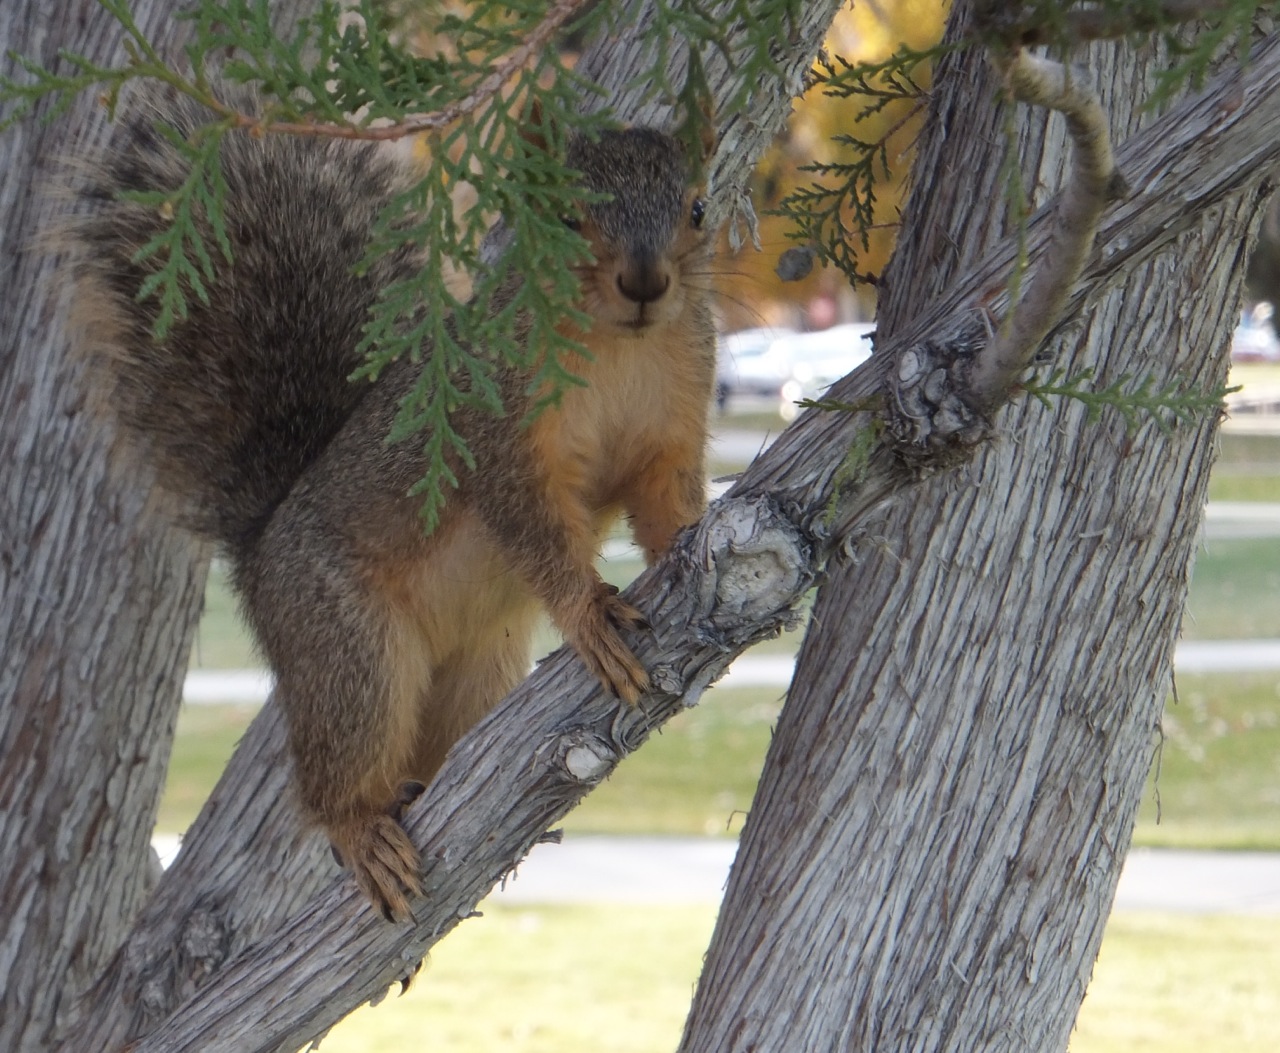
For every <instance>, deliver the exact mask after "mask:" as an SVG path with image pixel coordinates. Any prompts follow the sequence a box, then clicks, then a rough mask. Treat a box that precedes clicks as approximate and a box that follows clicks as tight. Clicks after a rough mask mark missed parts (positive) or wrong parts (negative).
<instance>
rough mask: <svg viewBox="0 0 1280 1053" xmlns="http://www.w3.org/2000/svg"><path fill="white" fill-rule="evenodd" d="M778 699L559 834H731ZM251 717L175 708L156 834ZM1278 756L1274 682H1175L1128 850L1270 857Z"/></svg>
mask: <svg viewBox="0 0 1280 1053" xmlns="http://www.w3.org/2000/svg"><path fill="white" fill-rule="evenodd" d="M781 697H782V692H781V691H780V690H779V689H776V688H750V689H747V688H716V689H713V690H711V691H709V692H708V693H707V695H706V697H705V698H704V699H703V701H702V703H701V704H700V705H699V706H697V707H696V708H695V709H692V710H689V711H688V712H686V713H681V714H679V715H678V716H677V717H676V718H675V719H673V720H672V721H671V722H670V723H669V724H667V725H666V726H665V727H664V728H663V730H662V731H661V733H659V734H658V735H656V736H655V737H654V738H653V740H652V741H650V742H649V743H647V744H646V745H645V747H644V748H643V749H641V750H639V751H638V752H637V753H635V754H634V755H633V756H631V757H629V758H627V760H626V761H624V762H623V764H622V765H621V766H619V768H618V770H617V771H616V772H615V773H614V774H613V776H612V777H611V778H610V779H609V780H608V781H607V782H606V783H605V784H604V785H603V786H601V787H600V788H599V789H598V790H596V791H595V792H594V793H592V794H590V795H589V796H588V797H587V798H586V800H585V801H583V803H582V804H581V805H580V806H579V807H578V808H577V809H575V810H574V811H573V812H572V813H570V814H569V816H568V817H567V818H566V819H565V822H564V824H563V825H564V827H565V829H566V830H569V831H571V832H576V833H591V834H607V833H614V834H678V835H689V834H695V835H700V834H701V835H709V836H736V835H737V833H738V832H739V831H740V830H741V827H742V821H743V819H744V817H745V815H746V812H747V810H748V809H749V808H750V806H751V797H752V794H753V793H754V792H755V784H756V779H757V778H758V776H759V773H760V768H761V766H762V764H763V763H764V755H765V751H766V750H767V749H768V745H769V737H770V735H771V734H772V730H773V725H774V723H775V721H776V720H777V716H778V712H779V710H780V707H781ZM252 715H253V709H252V708H251V707H244V706H208V705H204V706H187V707H185V708H184V709H183V712H182V716H181V718H180V720H179V722H178V737H177V741H176V743H175V746H174V752H173V761H172V764H171V765H170V774H169V783H168V786H167V788H166V791H165V795H164V798H163V800H162V801H161V805H160V818H159V823H158V826H159V829H160V830H162V831H166V832H178V831H181V830H183V829H185V828H186V826H187V825H189V823H190V822H191V820H192V819H193V818H194V817H195V814H196V812H197V811H198V810H199V807H200V804H201V802H202V801H203V800H204V798H205V796H207V794H208V793H209V790H210V789H211V788H212V787H213V784H214V782H215V781H216V779H217V777H218V774H219V773H220V772H221V770H222V767H223V765H224V764H225V763H226V758H227V757H229V756H230V754H231V750H232V749H233V748H234V746H235V743H236V741H237V740H238V739H239V737H240V736H241V734H243V731H244V728H245V727H246V726H247V725H248V722H249V720H250V718H251V717H252ZM1154 748H1155V745H1154V743H1153V750H1154ZM1277 757H1280V674H1261V673H1256V674H1250V675H1247V676H1246V675H1222V674H1215V675H1205V676H1182V677H1179V678H1178V701H1176V702H1174V701H1172V700H1170V702H1169V703H1168V704H1167V706H1166V717H1165V742H1164V746H1163V750H1162V753H1161V758H1160V772H1159V780H1158V782H1157V781H1156V780H1155V775H1154V773H1153V775H1152V777H1151V779H1150V780H1149V781H1148V786H1147V790H1146V793H1145V794H1144V796H1143V803H1142V810H1141V812H1140V813H1139V821H1138V826H1137V830H1136V833H1135V842H1136V843H1137V844H1140V845H1150V846H1165V847H1182V848H1193V847H1195V848H1259V849H1273V850H1280V779H1278V778H1277V774H1278V772H1277V761H1276V758H1277ZM1157 790H1158V793H1159V807H1158V809H1157ZM1157 820H1158V821H1157Z"/></svg>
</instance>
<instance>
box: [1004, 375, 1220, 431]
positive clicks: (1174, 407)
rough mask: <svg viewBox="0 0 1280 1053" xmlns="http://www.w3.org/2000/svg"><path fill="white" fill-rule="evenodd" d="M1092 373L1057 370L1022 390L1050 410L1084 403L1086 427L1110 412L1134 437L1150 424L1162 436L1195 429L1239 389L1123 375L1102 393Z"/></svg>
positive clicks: (1032, 379) (1029, 382) (1028, 382)
mask: <svg viewBox="0 0 1280 1053" xmlns="http://www.w3.org/2000/svg"><path fill="white" fill-rule="evenodd" d="M1094 379H1095V374H1094V370H1093V369H1091V368H1090V369H1082V370H1080V371H1079V372H1078V373H1074V374H1071V375H1068V374H1067V371H1066V369H1063V368H1055V369H1053V370H1052V371H1051V372H1050V373H1049V374H1048V376H1046V377H1044V378H1039V377H1030V378H1028V379H1026V380H1024V381H1023V382H1022V387H1023V388H1024V389H1025V390H1026V391H1027V392H1028V393H1029V394H1031V395H1033V396H1034V397H1035V398H1036V399H1038V400H1039V401H1040V402H1041V403H1042V404H1043V405H1045V406H1051V405H1052V402H1051V401H1050V399H1051V398H1054V397H1058V398H1069V399H1074V400H1075V401H1077V402H1080V403H1082V404H1083V405H1084V406H1085V408H1086V410H1087V413H1086V416H1085V421H1086V423H1092V422H1093V421H1095V420H1097V419H1098V417H1099V416H1101V414H1102V412H1103V411H1104V410H1106V409H1111V410H1114V411H1115V412H1117V413H1119V414H1120V416H1121V418H1122V419H1123V420H1124V425H1125V432H1126V433H1127V434H1130V435H1132V434H1133V433H1134V432H1136V431H1137V430H1138V429H1139V428H1140V427H1141V426H1142V425H1143V424H1144V423H1146V422H1147V421H1152V422H1154V424H1155V425H1156V427H1157V428H1159V429H1160V430H1161V431H1162V432H1166V433H1167V432H1169V431H1170V430H1171V429H1172V427H1173V426H1174V424H1177V423H1182V424H1195V423H1198V422H1199V421H1201V420H1203V419H1205V418H1206V417H1208V416H1210V415H1212V414H1217V413H1219V412H1221V411H1222V409H1223V408H1224V403H1223V400H1224V399H1225V398H1226V397H1227V396H1228V395H1229V394H1231V393H1232V392H1233V391H1239V390H1240V389H1239V388H1238V387H1226V386H1222V385H1220V386H1218V387H1215V388H1213V389H1212V390H1210V391H1198V390H1195V389H1193V388H1185V387H1180V386H1178V385H1176V384H1171V385H1168V386H1166V387H1157V386H1156V383H1155V381H1154V380H1153V379H1152V378H1151V377H1149V376H1144V377H1135V376H1134V375H1133V374H1132V373H1123V374H1121V375H1120V376H1119V377H1117V378H1116V379H1115V380H1114V381H1113V382H1112V383H1110V384H1108V385H1107V386H1106V387H1103V388H1094V387H1092V386H1091V382H1092V381H1093V380H1094Z"/></svg>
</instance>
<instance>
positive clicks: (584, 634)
mask: <svg viewBox="0 0 1280 1053" xmlns="http://www.w3.org/2000/svg"><path fill="white" fill-rule="evenodd" d="M617 593H618V590H617V589H616V588H614V587H613V586H612V585H608V584H606V583H604V582H601V583H600V586H599V590H598V592H597V594H596V602H595V603H593V604H589V605H588V606H587V607H586V609H585V610H584V611H582V612H581V614H580V615H579V616H578V617H577V618H576V619H575V620H574V624H572V625H570V626H566V627H565V628H566V632H565V637H566V639H568V640H569V642H570V643H571V644H572V645H573V648H574V650H576V651H577V652H578V654H579V655H581V656H582V660H583V661H584V662H585V663H586V664H587V668H588V669H590V670H591V671H592V672H593V673H595V675H596V676H597V677H599V679H600V682H601V683H602V684H603V685H604V686H605V688H606V689H607V690H609V691H611V692H612V693H613V694H614V695H615V696H617V697H618V698H621V699H623V700H624V701H625V702H627V703H629V704H632V705H634V704H635V703H636V702H637V701H639V699H640V696H641V695H642V694H643V693H644V692H645V691H646V690H647V689H648V687H649V674H648V673H647V672H645V669H644V666H642V665H641V664H640V661H639V659H637V658H636V656H635V654H634V653H633V652H632V650H631V648H630V647H628V646H627V644H626V642H625V641H624V640H623V639H622V636H621V633H620V632H619V630H621V629H639V628H641V627H642V626H643V625H645V624H646V623H645V619H644V615H642V614H641V613H640V612H639V611H638V610H636V609H635V608H634V607H633V606H631V604H629V603H627V602H626V600H623V599H621V598H620V597H619V596H618V594H617Z"/></svg>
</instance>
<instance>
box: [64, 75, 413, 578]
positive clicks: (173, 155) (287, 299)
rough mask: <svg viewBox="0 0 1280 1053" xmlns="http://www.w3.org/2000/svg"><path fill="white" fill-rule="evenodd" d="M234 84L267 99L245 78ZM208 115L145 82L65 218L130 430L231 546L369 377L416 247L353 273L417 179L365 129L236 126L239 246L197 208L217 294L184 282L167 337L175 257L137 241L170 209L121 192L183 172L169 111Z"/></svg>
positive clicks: (225, 159)
mask: <svg viewBox="0 0 1280 1053" xmlns="http://www.w3.org/2000/svg"><path fill="white" fill-rule="evenodd" d="M232 98H233V101H234V102H235V103H236V104H237V105H239V106H250V107H252V106H255V105H256V103H255V102H254V100H253V97H252V96H251V95H249V94H248V93H244V92H239V93H236V94H235V95H233V97H232ZM208 120H209V113H208V111H206V110H204V109H203V108H202V107H200V106H199V105H198V104H196V103H194V102H192V101H190V100H187V99H185V98H182V97H179V96H176V95H175V94H172V93H168V92H166V91H162V90H150V91H146V92H139V93H136V94H135V95H134V96H133V97H132V98H131V99H130V100H129V116H128V117H127V118H126V119H125V120H124V121H123V122H122V123H121V124H120V125H119V126H118V127H117V128H116V129H115V130H114V132H113V135H112V138H111V140H110V144H109V146H108V148H107V151H106V152H105V154H104V155H103V156H102V157H101V158H99V159H98V160H97V161H96V162H94V164H95V165H96V167H95V168H94V170H92V171H89V172H87V174H86V175H85V176H83V178H82V180H81V182H80V185H79V186H77V188H76V197H77V199H78V202H79V205H80V208H79V211H78V214H77V216H76V218H75V219H73V220H72V221H71V224H70V227H69V230H68V232H67V233H68V236H69V238H68V240H69V242H70V244H71V246H72V248H73V249H74V251H75V253H76V265H75V272H74V273H75V282H76V288H75V293H74V298H75V314H76V316H77V321H78V325H77V328H78V329H79V330H80V332H81V334H82V337H81V341H82V344H83V346H84V348H85V351H86V352H87V354H88V357H89V358H90V362H91V368H92V369H93V371H94V381H93V387H94V390H95V392H96V394H97V395H99V396H100V397H101V399H102V400H103V402H104V404H105V409H106V410H107V411H108V412H109V413H110V415H112V416H113V417H115V419H116V420H117V421H118V423H119V425H120V433H121V438H122V439H123V440H124V442H125V444H126V446H127V448H128V449H129V450H130V451H133V452H137V453H138V454H140V455H141V456H142V458H143V459H144V460H146V461H147V462H149V463H150V464H151V465H152V466H153V468H154V471H155V477H156V482H157V485H158V486H159V488H160V490H161V491H162V493H163V494H164V495H166V496H167V497H168V498H169V499H171V500H172V501H173V503H174V505H175V506H176V507H175V510H174V511H175V515H176V516H177V518H178V519H179V521H180V522H182V524H183V525H184V526H186V527H187V528H189V529H191V530H192V531H194V532H196V533H198V534H200V535H202V536H205V537H208V538H210V539H212V540H215V541H219V542H222V543H223V544H224V545H226V546H227V547H228V548H229V549H230V550H231V551H232V552H233V553H234V552H237V551H243V550H244V548H245V547H246V546H249V545H251V544H252V543H253V541H254V540H255V539H256V538H257V536H258V535H259V533H260V532H261V530H262V529H263V527H264V526H265V525H266V523H267V521H268V520H269V518H270V516H271V514H272V512H273V511H274V509H275V508H276V506H277V505H278V504H279V503H280V501H281V500H283V498H284V497H285V496H286V494H288V492H289V490H290V488H291V487H292V486H293V484H294V481H295V480H296V479H297V478H298V476H299V474H300V473H301V472H302V471H303V469H304V468H305V467H306V466H307V465H308V464H309V463H310V462H311V461H313V460H314V459H315V458H316V457H317V456H318V455H319V454H320V452H321V451H322V450H323V449H324V448H325V446H326V444H327V443H328V442H329V440H330V439H331V438H332V437H333V435H334V434H335V433H336V432H337V430H338V429H339V428H340V427H341V425H342V423H343V422H344V421H345V420H346V419H347V417H348V416H349V415H350V413H351V411H352V409H353V408H354V407H355V405H356V403H357V401H358V400H359V399H360V398H361V396H362V395H363V393H364V392H365V391H366V390H367V388H368V385H367V384H361V383H352V382H350V381H349V379H348V378H349V377H350V375H351V373H352V371H353V370H354V369H355V368H356V367H357V366H358V364H359V360H358V356H357V355H356V346H357V344H358V342H359V340H360V336H361V328H362V326H363V325H364V324H365V322H366V320H367V315H368V310H369V307H370V305H371V304H372V303H373V302H374V300H375V299H376V298H377V295H378V293H379V291H380V290H381V289H384V288H385V287H386V286H387V285H389V284H390V283H391V282H393V281H395V280H398V279H400V278H403V277H408V276H409V275H410V274H412V273H413V271H414V270H416V262H415V261H414V260H413V259H412V258H411V256H412V254H411V252H410V251H409V250H397V251H396V252H395V253H393V254H391V255H388V256H386V257H383V258H382V259H380V260H378V261H377V262H375V263H374V264H373V266H372V267H371V268H370V269H369V270H368V271H367V272H366V273H365V274H364V275H362V276H356V275H355V274H354V273H353V267H354V265H355V264H356V262H357V261H358V260H360V259H361V257H362V256H363V254H364V252H365V248H366V244H367V242H368V238H369V233H370V230H371V228H372V225H373V222H374V219H375V217H376V216H377V214H378V211H379V210H380V209H381V207H382V206H383V205H384V204H385V203H386V201H387V199H388V196H389V195H390V194H392V193H394V192H395V191H396V190H398V189H400V188H401V187H402V186H403V185H404V184H405V182H406V178H407V176H406V166H405V165H403V164H402V163H400V162H398V161H397V160H395V159H393V158H391V157H390V156H389V155H388V154H387V153H386V152H384V151H382V150H380V149H379V148H377V147H374V146H372V145H368V144H356V145H353V144H348V143H334V142H332V141H321V140H317V139H299V138H295V137H292V136H284V135H267V136H264V137H253V136H250V135H248V134H244V133H239V132H234V133H231V134H228V135H226V136H225V137H224V139H223V142H222V146H221V155H220V160H221V167H222V173H223V176H224V178H225V180H226V195H225V218H226V230H227V234H228V237H229V239H230V243H231V251H232V256H233V262H232V263H227V262H226V260H225V259H224V258H223V257H222V255H221V252H220V250H219V248H218V246H217V242H216V240H215V239H214V238H213V236H212V234H211V232H210V230H209V227H208V224H207V223H205V222H201V223H200V224H199V226H200V229H201V233H202V234H203V236H204V238H205V245H206V247H207V250H208V252H209V253H210V255H211V256H212V257H213V259H214V263H215V268H216V270H217V275H216V278H215V280H214V281H213V282H211V283H208V282H206V288H207V290H208V302H207V303H205V302H202V301H201V300H200V298H198V297H197V296H196V295H195V294H194V293H192V292H190V291H188V293H187V297H186V299H187V307H188V311H189V314H188V317H186V318H185V319H182V320H178V321H176V322H175V323H174V325H173V326H172V328H171V329H170V330H169V332H168V333H167V335H166V336H165V337H164V338H163V339H162V340H157V339H156V338H155V336H154V335H153V330H154V326H155V322H156V318H157V315H158V314H159V310H160V307H159V302H158V300H157V299H156V298H155V297H144V298H143V299H139V298H138V293H139V289H140V288H141V286H142V284H143V282H144V281H145V280H146V279H147V278H148V277H149V276H150V275H152V274H154V273H155V272H156V271H157V270H158V269H159V268H160V267H161V266H163V264H164V262H165V261H164V259H163V258H162V257H159V256H153V257H151V258H148V259H147V260H145V261H143V262H141V263H139V262H135V260H134V257H135V255H136V254H137V252H138V250H139V248H141V247H142V246H144V245H146V244H147V243H148V242H149V241H151V240H152V238H154V237H155V236H156V235H158V234H160V233H161V232H162V231H164V229H165V227H166V225H167V224H168V223H169V222H170V221H171V220H170V218H169V217H167V216H166V214H165V213H166V211H167V210H166V209H164V208H157V207H155V206H154V205H141V204H137V203H132V202H128V201H122V200H120V199H119V197H118V195H119V193H120V192H121V191H152V190H162V191H172V190H174V189H176V188H177V187H178V186H179V185H180V184H181V183H182V181H183V180H184V179H186V178H187V175H188V167H187V165H186V163H185V162H184V161H183V159H182V157H181V155H180V153H179V151H178V150H177V149H175V147H174V146H173V144H172V143H171V142H170V141H169V140H168V139H167V138H165V137H164V136H163V135H161V134H160V133H159V132H157V130H156V122H157V121H161V122H164V123H165V124H167V125H169V126H170V127H171V128H173V129H175V130H176V131H177V132H178V133H179V134H181V135H182V136H184V137H187V136H190V135H191V134H192V133H193V131H194V130H195V129H196V128H198V127H199V126H200V125H202V124H205V123H207V122H208Z"/></svg>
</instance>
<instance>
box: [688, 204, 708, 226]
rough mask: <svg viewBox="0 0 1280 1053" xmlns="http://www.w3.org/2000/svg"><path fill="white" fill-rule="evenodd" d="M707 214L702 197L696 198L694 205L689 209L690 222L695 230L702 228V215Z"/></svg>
mask: <svg viewBox="0 0 1280 1053" xmlns="http://www.w3.org/2000/svg"><path fill="white" fill-rule="evenodd" d="M706 214H707V208H706V206H705V205H704V204H703V203H702V198H695V199H694V202H693V206H692V207H691V208H690V209H689V222H690V223H691V224H692V225H693V229H694V230H701V229H702V217H703V216H705V215H706Z"/></svg>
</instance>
